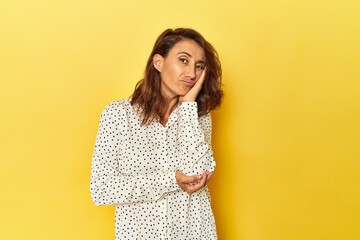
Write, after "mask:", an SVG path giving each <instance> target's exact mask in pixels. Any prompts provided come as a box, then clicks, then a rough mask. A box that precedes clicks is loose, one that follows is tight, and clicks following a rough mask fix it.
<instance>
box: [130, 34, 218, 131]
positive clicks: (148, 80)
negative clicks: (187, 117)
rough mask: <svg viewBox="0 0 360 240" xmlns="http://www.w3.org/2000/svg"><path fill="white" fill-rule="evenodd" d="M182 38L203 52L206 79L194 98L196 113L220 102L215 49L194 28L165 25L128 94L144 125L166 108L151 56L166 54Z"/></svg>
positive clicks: (159, 115) (213, 107)
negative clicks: (141, 77) (195, 43)
mask: <svg viewBox="0 0 360 240" xmlns="http://www.w3.org/2000/svg"><path fill="white" fill-rule="evenodd" d="M183 39H192V40H194V41H195V42H197V43H198V44H199V45H200V46H201V47H202V48H203V50H204V52H205V63H206V66H207V71H206V75H205V79H206V81H204V83H203V86H202V88H201V90H200V92H199V94H198V96H197V98H196V102H197V106H198V117H200V116H203V115H206V114H207V113H209V112H210V111H211V110H214V109H217V108H219V107H220V105H221V102H222V99H223V95H224V93H223V91H222V89H221V87H222V70H221V63H220V60H219V56H218V53H217V51H216V50H215V49H214V47H213V46H212V45H211V44H210V43H209V42H207V41H206V40H205V39H204V37H203V36H202V35H201V34H200V33H198V32H197V31H195V30H194V29H191V28H176V29H174V30H173V29H171V28H168V29H166V30H165V31H164V32H163V33H161V34H160V36H159V37H158V39H157V40H156V42H155V45H154V47H153V50H152V52H151V54H150V56H149V58H148V61H147V64H146V68H145V72H144V78H143V79H141V80H140V81H138V82H137V84H136V86H135V90H134V92H133V93H132V95H131V96H130V97H131V105H132V106H134V105H136V104H137V105H138V107H139V108H138V110H140V111H141V116H142V122H141V125H145V124H147V123H148V122H149V121H152V120H154V119H161V116H163V115H164V114H165V113H166V111H167V108H168V106H167V102H166V99H165V98H164V96H162V94H161V76H160V72H159V71H158V70H157V69H156V68H155V67H154V65H153V56H154V55H155V54H160V55H161V56H163V57H164V58H166V57H167V55H168V53H169V51H170V49H171V48H172V47H173V46H174V45H175V44H176V43H177V42H178V41H180V40H183Z"/></svg>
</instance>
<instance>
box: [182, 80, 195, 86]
mask: <svg viewBox="0 0 360 240" xmlns="http://www.w3.org/2000/svg"><path fill="white" fill-rule="evenodd" d="M181 81H182V82H183V83H184V84H185V85H187V86H190V87H192V86H194V85H195V83H194V82H191V81H185V80H181Z"/></svg>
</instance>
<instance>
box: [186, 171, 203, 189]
mask: <svg viewBox="0 0 360 240" xmlns="http://www.w3.org/2000/svg"><path fill="white" fill-rule="evenodd" d="M205 182H206V171H204V172H203V174H202V178H201V180H200V181H199V182H198V183H195V184H193V185H190V184H187V186H188V189H189V190H190V191H191V192H195V191H197V190H198V189H200V188H202V187H204V186H205Z"/></svg>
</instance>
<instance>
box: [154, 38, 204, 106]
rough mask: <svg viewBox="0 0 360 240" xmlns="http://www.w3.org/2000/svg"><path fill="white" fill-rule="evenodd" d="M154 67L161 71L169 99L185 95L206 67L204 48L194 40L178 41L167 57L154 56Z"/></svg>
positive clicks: (163, 87)
mask: <svg viewBox="0 0 360 240" xmlns="http://www.w3.org/2000/svg"><path fill="white" fill-rule="evenodd" d="M153 64H154V67H155V68H156V69H157V70H158V71H159V72H160V76H161V89H162V91H163V94H165V96H166V97H167V98H168V99H170V100H171V99H173V98H176V97H178V96H183V95H185V94H186V93H187V92H188V91H189V90H190V89H191V88H192V86H193V85H194V84H195V83H196V82H197V81H198V79H199V78H200V76H201V73H202V71H204V67H205V53H204V50H203V49H202V48H201V47H200V45H198V44H197V43H196V42H195V41H194V40H191V39H184V40H181V41H179V42H177V43H176V44H175V45H174V46H173V47H172V48H171V49H170V51H169V54H168V56H167V57H166V58H163V57H162V56H161V55H160V54H155V55H154V57H153Z"/></svg>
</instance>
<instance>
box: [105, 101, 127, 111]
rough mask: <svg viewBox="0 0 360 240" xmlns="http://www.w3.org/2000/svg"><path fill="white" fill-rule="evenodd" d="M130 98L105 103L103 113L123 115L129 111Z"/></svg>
mask: <svg viewBox="0 0 360 240" xmlns="http://www.w3.org/2000/svg"><path fill="white" fill-rule="evenodd" d="M130 101H131V98H129V97H128V98H119V99H115V100H112V101H111V102H109V103H107V104H106V106H105V108H104V111H111V112H116V113H124V111H125V112H128V111H129V107H131V104H130Z"/></svg>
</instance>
